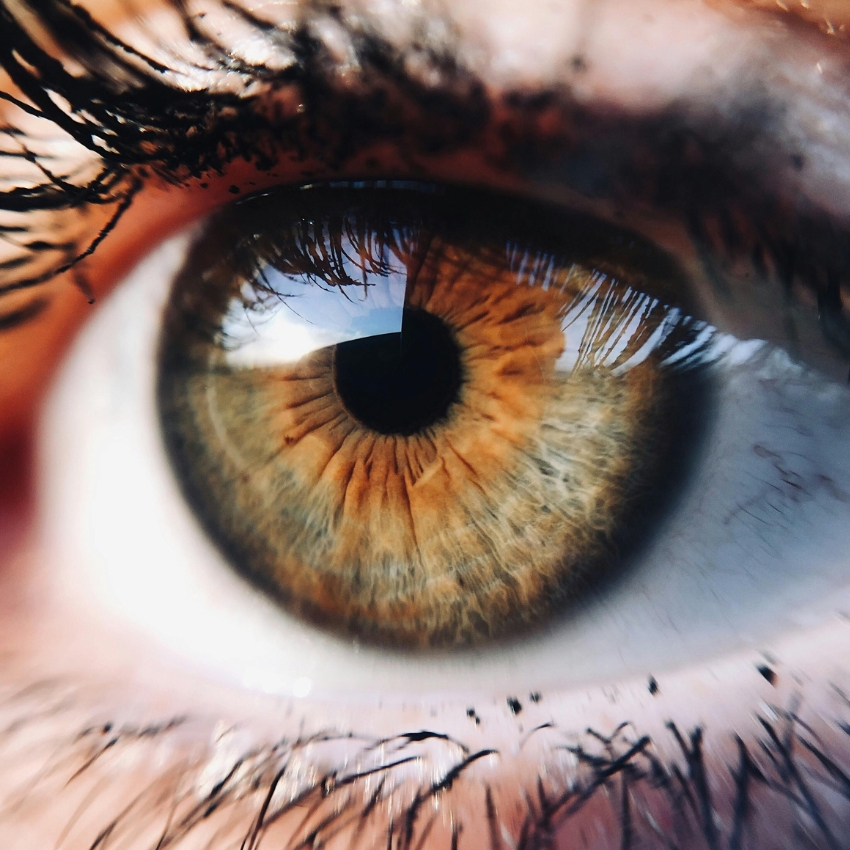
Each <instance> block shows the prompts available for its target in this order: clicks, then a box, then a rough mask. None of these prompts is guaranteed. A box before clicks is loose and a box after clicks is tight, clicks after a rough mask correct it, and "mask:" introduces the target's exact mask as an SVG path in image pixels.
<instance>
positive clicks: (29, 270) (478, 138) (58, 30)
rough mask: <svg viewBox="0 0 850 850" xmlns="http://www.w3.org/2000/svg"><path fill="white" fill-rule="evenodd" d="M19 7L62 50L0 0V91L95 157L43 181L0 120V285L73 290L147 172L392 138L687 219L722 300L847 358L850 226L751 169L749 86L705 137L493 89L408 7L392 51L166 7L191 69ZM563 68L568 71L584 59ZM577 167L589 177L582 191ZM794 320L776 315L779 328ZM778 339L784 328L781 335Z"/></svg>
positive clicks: (563, 88)
mask: <svg viewBox="0 0 850 850" xmlns="http://www.w3.org/2000/svg"><path fill="white" fill-rule="evenodd" d="M26 10H27V12H28V13H29V14H30V15H31V16H32V18H33V19H34V20H36V21H38V24H39V26H40V28H41V30H42V31H43V32H44V33H45V34H46V39H47V41H49V42H50V43H52V44H54V45H56V49H57V50H58V52H59V55H61V56H62V57H63V61H62V62H60V61H58V59H57V58H56V57H55V55H54V54H53V52H51V51H50V50H48V49H46V48H45V47H43V46H42V45H41V44H40V42H39V40H37V39H36V38H35V37H34V36H33V35H32V34H31V32H30V30H28V29H27V27H26V26H25V25H24V23H23V22H22V21H23V18H22V17H19V16H18V15H16V14H15V13H14V12H13V11H12V7H11V5H10V4H9V3H8V2H3V3H0V26H2V28H3V31H4V33H7V36H6V37H5V38H4V43H3V44H2V45H0V67H3V68H4V69H5V70H6V72H7V73H8V74H9V77H10V79H11V80H12V81H13V83H14V84H15V86H17V89H18V90H19V94H20V97H19V96H16V95H11V94H8V93H0V97H1V98H2V99H3V100H5V101H7V102H9V103H10V104H11V105H12V106H13V107H15V108H17V109H19V110H21V111H22V112H23V113H24V114H25V115H26V116H29V117H31V118H33V119H35V120H36V121H37V122H40V123H41V124H46V125H47V126H49V127H51V128H53V129H52V132H55V131H56V130H57V129H58V130H59V131H60V132H61V133H62V134H63V135H65V136H66V137H70V138H71V139H73V140H74V142H75V143H76V144H77V145H78V146H79V151H80V155H81V156H87V157H89V159H90V160H92V161H93V162H94V163H95V165H94V166H92V167H90V168H89V169H88V170H85V169H83V173H85V174H87V175H88V177H87V178H86V179H80V177H79V172H80V169H79V167H74V168H69V169H68V170H67V172H65V173H54V172H53V171H52V170H51V169H50V167H49V165H50V160H49V153H48V152H46V151H39V150H38V141H39V140H37V139H35V137H34V134H29V135H27V134H22V133H21V131H20V130H19V129H16V128H15V127H13V126H6V127H5V128H3V129H2V130H0V138H2V139H4V140H5V145H4V147H5V151H4V152H3V153H4V154H5V155H6V156H14V157H18V158H20V159H22V161H24V162H26V163H28V164H29V165H31V166H32V169H31V170H30V171H28V172H27V173H26V177H25V178H24V179H19V180H18V181H17V183H16V182H15V180H14V179H13V180H12V181H11V185H9V186H8V189H7V191H6V192H5V193H4V194H3V195H2V196H0V238H2V239H4V240H5V241H6V242H7V243H11V244H12V245H13V246H14V249H15V250H14V252H13V253H12V255H11V256H10V257H9V259H8V260H2V261H0V295H2V294H3V293H4V292H11V291H14V290H19V289H29V288H32V287H35V286H38V285H39V284H43V283H46V282H48V281H50V280H51V279H53V277H55V276H56V274H57V273H59V272H62V271H67V270H69V269H75V270H77V273H76V276H75V280H76V283H77V284H78V286H80V288H81V289H82V290H83V291H84V292H85V293H86V294H89V295H90V288H89V287H88V284H87V283H86V281H85V278H84V275H83V274H82V272H81V271H79V270H78V266H79V264H80V262H81V260H82V259H84V258H86V257H88V256H90V255H91V254H92V253H94V252H95V251H96V249H97V248H98V247H99V245H100V244H101V243H102V242H103V241H104V239H105V238H106V237H107V236H108V235H109V233H110V232H111V231H112V229H114V227H115V225H116V224H117V222H118V221H119V220H120V218H121V216H122V215H123V214H124V213H125V212H126V211H127V209H129V207H130V206H131V205H132V203H133V200H134V198H135V197H136V195H137V194H138V193H139V192H140V191H141V190H142V189H143V187H144V185H145V184H146V182H147V181H148V180H150V179H151V177H152V176H154V175H155V176H156V177H157V178H158V179H160V180H163V181H165V182H166V183H171V184H174V185H177V186H181V185H186V184H187V183H189V182H191V181H193V180H196V181H197V180H203V178H205V177H208V176H210V175H211V174H219V175H221V174H223V173H224V172H225V170H226V168H227V166H228V164H229V163H230V162H232V161H234V160H236V159H243V160H246V161H250V162H252V163H253V164H254V166H255V167H256V168H257V169H258V171H271V170H273V169H274V168H275V166H276V164H277V162H278V161H279V158H280V156H281V155H282V154H286V155H288V156H290V157H294V158H295V159H296V160H297V161H299V162H301V163H306V162H307V160H309V161H310V164H311V166H314V170H313V171H312V172H311V171H306V172H302V175H301V176H302V178H306V179H310V178H311V177H312V176H313V174H314V173H315V169H318V171H319V172H321V174H323V175H333V174H334V173H337V172H338V171H339V169H340V168H342V167H343V166H344V165H345V164H346V163H348V162H350V161H351V160H352V159H353V157H355V156H356V155H357V154H360V153H362V152H364V151H368V149H369V148H370V146H375V145H376V144H380V143H386V142H389V143H391V144H393V145H394V147H395V149H396V150H397V153H399V155H401V156H402V157H403V159H404V160H405V161H406V162H407V166H406V167H408V168H409V171H410V173H416V172H417V170H418V169H419V168H421V164H422V161H423V160H424V159H427V158H428V157H430V156H434V155H439V154H446V153H450V152H453V151H458V150H461V149H469V150H478V151H485V152H486V153H485V154H484V155H485V157H486V158H487V159H488V160H489V161H490V162H491V164H493V165H495V166H496V167H498V168H502V169H505V170H507V171H513V172H517V173H519V174H520V175H525V176H526V178H527V177H528V176H529V175H530V176H531V177H533V176H534V174H535V170H534V169H539V168H540V167H543V168H544V169H546V168H549V169H551V173H550V174H549V178H548V179H550V180H554V181H555V182H557V181H565V182H566V183H567V184H568V185H571V186H572V188H573V189H576V190H577V191H579V193H582V192H586V193H589V194H590V195H591V196H599V197H609V198H610V199H611V200H613V201H615V202H622V203H625V204H626V205H627V206H628V205H632V206H634V204H635V203H637V204H638V205H643V206H644V207H646V208H647V209H654V210H657V211H663V212H665V213H666V214H669V215H672V216H674V217H675V218H677V219H678V220H680V221H683V222H686V224H687V230H688V232H689V234H690V238H691V242H692V245H693V247H694V250H695V251H696V253H697V255H698V257H699V259H700V262H701V264H702V266H703V270H704V272H705V274H706V276H707V278H708V279H709V280H710V281H712V282H713V284H714V286H715V287H716V288H717V289H718V290H719V291H721V292H722V291H723V290H724V287H725V286H726V280H727V279H728V277H729V275H730V274H737V273H741V274H744V275H745V276H748V277H752V276H755V277H757V278H765V279H770V280H775V281H777V282H778V284H779V287H780V296H779V297H784V298H785V301H786V303H787V305H788V310H789V311H790V309H791V306H792V305H793V304H795V303H797V302H802V303H804V304H808V305H811V309H815V310H816V311H817V313H818V315H819V317H820V322H821V328H822V330H823V332H824V334H825V335H826V337H827V339H828V340H829V341H830V343H831V344H832V345H833V346H835V347H837V348H838V349H839V350H841V351H842V352H843V353H844V355H845V356H846V357H847V358H848V359H850V323H848V320H847V316H846V314H845V312H844V307H843V304H844V300H845V298H846V290H847V287H848V281H850V274H848V269H850V236H848V234H847V232H845V231H844V229H843V228H842V227H838V226H836V224H835V223H834V222H832V221H830V220H829V219H828V218H827V217H824V215H822V214H819V213H817V211H815V210H811V209H809V208H808V207H807V206H806V204H805V203H803V202H799V201H795V202H794V203H790V204H789V203H788V202H785V201H779V200H778V199H777V197H776V195H775V191H774V189H775V183H776V179H775V178H776V173H775V166H776V163H771V164H770V165H769V166H768V165H764V164H761V163H753V161H752V160H753V156H752V151H754V150H756V149H758V145H757V142H760V141H761V142H764V141H765V139H764V138H763V137H764V136H765V134H768V135H769V134H770V133H771V132H772V130H771V127H772V126H774V125H778V123H779V121H780V119H781V108H782V105H781V103H777V104H771V103H770V102H769V101H768V100H766V99H765V96H764V95H763V94H760V93H759V92H758V91H755V92H754V91H746V92H743V93H742V94H741V95H740V97H739V98H738V101H737V102H736V103H735V104H733V105H732V106H733V109H732V110H731V112H732V115H733V116H734V118H733V120H731V121H728V122H727V123H728V124H729V125H730V126H729V127H728V129H726V128H720V129H719V130H718V126H717V120H716V117H715V116H713V115H707V116H705V115H703V116H700V115H698V114H695V113H694V114H692V113H689V112H688V111H687V110H683V109H680V108H679V107H678V106H674V107H671V108H670V109H668V110H665V111H663V112H661V113H660V114H654V115H648V116H645V117H642V118H632V117H628V116H621V115H612V114H611V113H610V110H608V111H607V112H599V111H595V110H594V109H593V107H592V106H588V105H584V104H580V103H578V102H577V101H576V100H575V99H574V97H573V96H572V94H571V92H570V89H569V84H564V83H562V84H560V85H557V86H553V87H550V88H548V89H545V90H542V91H537V92H533V93H532V92H527V91H524V90H514V91H510V90H508V91H502V92H499V93H495V94H494V93H493V92H491V91H489V90H488V89H487V87H486V86H485V85H484V83H483V82H482V81H481V80H480V79H479V78H478V77H477V76H475V74H473V73H472V72H471V71H469V70H468V69H467V68H465V67H464V65H463V63H462V62H461V60H460V58H459V57H460V56H461V53H462V51H461V50H460V47H459V44H460V39H459V36H458V35H457V33H456V30H455V29H454V27H453V25H452V22H451V20H450V19H447V18H439V19H437V18H435V17H434V16H433V15H431V14H430V13H428V12H426V11H423V10H419V11H418V12H417V11H408V12H405V13H404V14H407V15H408V16H409V18H408V19H406V22H407V23H408V25H409V30H410V32H411V33H413V35H412V36H411V37H410V39H409V43H408V44H406V45H404V46H402V47H400V46H398V45H397V44H396V43H394V42H393V41H391V40H390V39H389V37H388V36H386V35H385V34H384V33H383V32H382V31H381V23H380V21H379V20H375V19H371V18H369V17H368V16H366V15H363V16H355V15H351V14H346V12H345V11H344V10H343V9H341V8H340V7H339V6H337V5H335V4H333V3H329V2H320V0H315V2H311V3H307V4H304V5H303V7H302V10H301V12H300V16H299V18H298V20H297V21H296V22H295V25H294V26H292V27H291V28H280V27H276V26H275V25H274V24H272V23H270V22H268V21H266V20H263V19H262V18H259V17H257V16H255V15H254V14H253V13H252V12H250V11H248V10H246V9H244V8H242V7H241V6H240V5H239V4H236V3H232V2H230V0H221V2H220V3H219V4H217V5H216V6H214V7H213V10H212V12H211V13H210V14H208V15H207V16H206V17H204V18H203V19H201V18H197V17H195V16H194V15H193V13H192V12H191V10H190V8H189V6H188V4H187V3H186V2H184V0H176V2H174V3H173V12H174V13H175V14H176V15H177V18H178V21H179V23H180V25H181V26H182V29H183V32H184V35H185V38H186V42H185V45H183V46H184V47H185V48H186V49H187V50H189V49H190V48H191V51H192V52H193V54H194V59H193V60H190V61H187V60H186V59H185V58H184V59H181V58H179V57H178V56H177V55H175V54H174V53H173V52H172V53H169V52H168V51H166V50H165V49H163V51H162V56H161V57H160V58H153V57H152V56H150V55H145V53H143V52H142V51H140V50H138V49H136V48H134V47H133V46H132V45H130V44H128V43H126V42H123V41H121V40H120V39H118V38H117V37H116V36H114V35H113V34H112V33H110V32H109V30H107V29H106V28H105V27H103V26H102V25H100V24H99V23H97V22H96V21H95V20H94V19H93V18H92V17H91V16H90V15H89V14H88V13H87V12H86V11H85V10H83V9H82V8H80V7H78V6H76V5H75V4H74V3H72V2H70V0H47V2H44V3H39V4H38V7H37V8H34V7H31V6H29V5H28V4H27V5H26ZM222 14H223V15H225V16H230V20H235V22H236V23H238V25H239V26H242V27H247V29H248V30H249V31H250V32H252V34H253V36H252V37H255V38H259V39H261V40H262V42H263V43H265V44H266V45H267V46H268V47H269V49H270V53H271V55H272V56H273V57H275V61H277V62H278V65H277V66H276V67H272V66H264V65H258V64H257V63H255V62H250V61H248V60H246V59H245V58H244V57H241V56H239V55H238V53H235V52H234V50H233V49H232V47H231V46H230V45H228V44H227V43H226V42H225V41H224V40H223V38H222V37H221V36H220V35H219V34H217V32H216V31H215V30H214V28H213V25H212V24H210V23H209V21H211V20H214V19H216V18H217V16H220V15H222ZM327 30H330V31H332V32H333V33H334V34H335V35H336V36H340V35H341V36H342V37H343V38H344V43H345V44H346V45H347V46H348V54H347V55H348V60H347V61H348V62H349V64H353V65H354V66H355V67H357V74H356V75H354V77H355V82H352V81H351V79H350V78H351V76H352V75H350V74H349V75H348V77H346V75H345V74H344V73H343V72H344V70H345V69H344V68H343V67H342V63H341V60H340V59H339V54H338V53H335V52H334V51H333V50H332V49H331V48H330V46H329V44H328V43H327V42H326V35H325V34H324V33H325V32H326V31H327ZM281 57H287V58H286V59H282V58H281ZM578 58H581V57H578ZM69 65H70V66H72V67H73V66H76V70H74V71H69V70H67V68H68V66H69ZM574 65H575V68H574V70H575V72H576V73H579V72H581V71H582V69H584V70H586V68H585V67H584V66H583V65H582V64H581V63H578V62H577V63H574ZM223 71H224V72H226V73H227V77H228V81H229V82H232V80H234V79H237V80H238V81H239V87H238V90H236V91H234V90H233V89H230V90H228V91H222V90H221V89H220V88H219V87H218V85H217V83H218V76H219V75H220V74H221V72H223ZM60 104H62V105H60ZM286 104H289V106H287V105H286ZM777 110H778V111H777ZM774 112H775V113H776V114H775V115H774V114H773V113H774ZM435 114H439V116H440V120H439V121H434V120H433V118H434V115H435ZM340 127H342V128H345V129H344V130H343V131H340V130H339V128H340ZM544 127H549V128H551V127H556V128H557V129H555V130H552V129H548V130H544V129H543V128H544ZM774 141H775V140H774ZM772 147H773V148H775V147H776V145H775V144H774V145H772ZM47 151H49V148H48V149H47ZM787 156H788V158H789V159H790V161H791V163H792V164H793V167H794V168H796V169H798V170H799V169H803V168H805V158H804V157H803V156H801V155H800V154H798V153H794V152H789V153H788V154H787ZM77 165H78V164H77ZM90 165H91V163H90ZM368 167H370V168H375V169H379V168H380V163H378V162H373V163H371V164H370V165H369V166H368ZM92 168H94V170H95V173H93V174H92V173H91V172H92ZM529 168H530V169H531V171H530V172H529ZM772 168H773V169H774V170H773V171H771V169H772ZM588 174H590V175H591V177H590V179H591V182H594V181H595V182H594V185H590V186H588V185H585V184H586V183H587V180H588ZM594 175H595V176H594ZM377 176H387V175H377ZM7 183H8V181H7ZM93 207H101V208H104V209H108V210H109V211H110V214H109V216H108V217H107V219H106V221H105V223H103V224H102V225H101V227H100V230H99V231H98V232H96V233H94V234H92V233H91V232H90V231H86V232H85V233H83V234H82V235H80V234H78V235H77V237H76V238H75V239H73V240H68V239H67V238H66V239H63V240H61V241H57V240H56V239H55V238H51V236H50V234H51V233H53V232H56V231H57V229H58V228H57V227H56V221H57V216H59V217H61V216H62V215H68V214H74V213H78V211H79V210H81V209H84V208H93ZM39 211H40V212H42V213H45V214H47V215H48V219H47V221H46V222H45V220H44V218H43V217H42V220H41V221H38V220H37V217H36V216H35V213H36V212H39ZM781 293H784V295H782V294H781ZM807 309H809V308H807ZM789 316H790V312H789ZM793 322H794V320H793V317H789V319H788V322H787V324H788V325H789V326H791V325H793ZM789 333H790V334H791V336H792V338H793V334H794V331H793V328H792V329H791V330H790V331H789Z"/></svg>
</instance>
